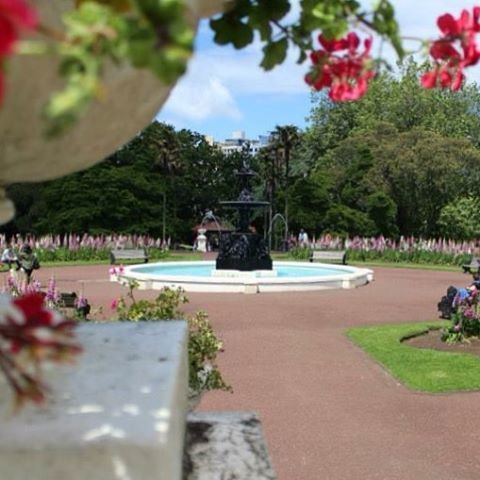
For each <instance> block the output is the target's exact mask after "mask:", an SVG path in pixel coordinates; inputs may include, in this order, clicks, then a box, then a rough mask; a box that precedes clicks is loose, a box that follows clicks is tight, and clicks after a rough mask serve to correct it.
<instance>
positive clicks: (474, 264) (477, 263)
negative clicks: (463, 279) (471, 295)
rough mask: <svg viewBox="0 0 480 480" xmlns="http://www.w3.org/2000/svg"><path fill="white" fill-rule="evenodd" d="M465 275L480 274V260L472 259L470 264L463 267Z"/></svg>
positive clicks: (477, 258)
mask: <svg viewBox="0 0 480 480" xmlns="http://www.w3.org/2000/svg"><path fill="white" fill-rule="evenodd" d="M462 268H463V273H480V258H479V257H472V260H471V261H470V263H465V264H464V265H463V267H462Z"/></svg>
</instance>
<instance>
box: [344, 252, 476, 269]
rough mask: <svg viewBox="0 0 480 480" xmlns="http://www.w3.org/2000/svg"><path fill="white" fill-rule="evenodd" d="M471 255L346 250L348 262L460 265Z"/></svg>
mask: <svg viewBox="0 0 480 480" xmlns="http://www.w3.org/2000/svg"><path fill="white" fill-rule="evenodd" d="M471 258H472V256H471V255H470V254H468V253H460V254H454V253H445V252H432V251H428V250H407V251H402V250H395V249H389V248H387V249H384V250H381V251H379V250H356V249H348V250H347V259H348V262H349V263H355V262H387V263H410V264H418V265H449V266H457V267H460V266H462V265H465V264H467V263H470V260H471Z"/></svg>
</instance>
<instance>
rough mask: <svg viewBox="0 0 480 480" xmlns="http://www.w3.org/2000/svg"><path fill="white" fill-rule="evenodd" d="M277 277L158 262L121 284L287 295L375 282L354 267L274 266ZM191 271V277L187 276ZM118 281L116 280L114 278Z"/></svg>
mask: <svg viewBox="0 0 480 480" xmlns="http://www.w3.org/2000/svg"><path fill="white" fill-rule="evenodd" d="M273 267H274V269H275V270H278V272H279V274H278V276H276V277H270V276H253V275H251V274H250V275H249V274H247V275H246V276H239V277H215V276H211V275H210V272H211V271H212V270H214V269H215V262H213V261H204V262H158V263H153V264H142V265H130V266H127V267H125V271H124V273H123V275H122V276H121V277H120V278H119V281H120V282H125V281H127V280H128V279H134V280H136V281H137V282H138V283H139V285H140V288H142V289H161V288H164V287H166V286H168V287H172V288H178V287H180V288H183V289H184V290H185V291H187V292H188V291H191V292H237V293H261V292H285V291H308V290H324V289H332V288H355V287H357V286H360V285H365V284H367V283H369V282H371V281H372V280H373V271H372V270H369V269H366V268H356V267H352V266H343V265H331V264H321V263H310V262H274V263H273ZM188 270H191V271H192V272H191V274H188V273H189V272H188ZM113 279H116V278H112V280H113Z"/></svg>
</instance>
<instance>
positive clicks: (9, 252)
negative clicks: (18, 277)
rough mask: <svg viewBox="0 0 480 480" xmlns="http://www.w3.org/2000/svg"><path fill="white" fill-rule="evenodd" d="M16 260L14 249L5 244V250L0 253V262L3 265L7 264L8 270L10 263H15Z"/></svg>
mask: <svg viewBox="0 0 480 480" xmlns="http://www.w3.org/2000/svg"><path fill="white" fill-rule="evenodd" d="M16 261H17V255H16V254H15V251H14V249H13V248H12V247H11V246H10V245H7V246H6V248H5V250H4V251H3V253H2V257H1V258H0V262H2V263H3V264H5V265H8V269H9V270H10V269H11V268H12V265H13V264H16Z"/></svg>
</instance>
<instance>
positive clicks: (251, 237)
mask: <svg viewBox="0 0 480 480" xmlns="http://www.w3.org/2000/svg"><path fill="white" fill-rule="evenodd" d="M236 175H237V177H238V178H239V180H240V188H241V191H240V195H239V196H238V198H237V200H232V201H224V202H221V205H223V206H225V207H229V208H234V209H236V210H237V211H238V225H237V228H236V230H235V231H234V232H229V233H222V234H221V235H220V251H219V253H218V257H217V260H216V262H213V261H201V262H199V261H191V262H159V263H153V264H148V265H131V266H128V267H125V269H124V273H122V275H120V276H118V277H116V278H115V279H116V280H118V281H119V282H121V283H128V281H130V280H135V281H136V282H137V283H138V285H139V288H141V289H162V288H165V287H170V288H178V287H180V288H182V289H183V290H185V291H187V292H219V293H225V292H230V293H262V292H299V291H315V290H325V289H332V288H355V287H358V286H360V285H365V284H367V283H369V282H370V281H371V280H372V279H373V272H372V271H371V270H369V269H366V268H355V267H351V266H343V265H325V264H318V263H317V264H313V263H308V262H291V261H290V262H277V261H276V262H275V263H274V264H273V265H272V259H271V258H270V254H269V249H268V246H267V243H266V241H265V239H263V238H262V236H261V235H259V234H257V233H256V232H254V231H252V230H251V227H250V222H251V219H252V212H253V211H254V210H255V209H256V208H264V207H266V206H268V205H269V203H268V202H261V201H257V200H255V199H254V198H253V195H252V193H251V190H250V180H251V178H252V177H253V176H254V175H255V172H253V171H252V170H251V169H250V166H249V163H248V156H247V154H246V153H245V154H244V155H243V160H242V166H241V168H240V170H239V171H237V172H236ZM207 217H208V218H211V219H213V220H214V221H215V223H216V225H217V228H218V231H219V232H221V229H220V226H219V224H218V221H217V219H216V218H215V216H214V215H213V213H212V212H211V211H208V212H207V213H206V215H205V217H204V219H203V220H202V223H201V226H203V225H204V221H205V220H206V219H207ZM280 217H281V219H283V221H284V222H285V219H284V218H283V217H282V216H281V215H280V214H278V215H277V216H276V217H274V218H273V219H272V221H271V224H270V229H269V230H271V229H272V226H273V224H274V221H275V220H277V219H280ZM285 224H286V222H285ZM199 232H200V229H199Z"/></svg>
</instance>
